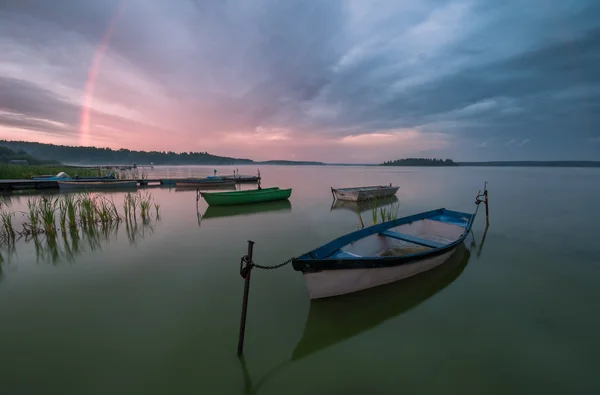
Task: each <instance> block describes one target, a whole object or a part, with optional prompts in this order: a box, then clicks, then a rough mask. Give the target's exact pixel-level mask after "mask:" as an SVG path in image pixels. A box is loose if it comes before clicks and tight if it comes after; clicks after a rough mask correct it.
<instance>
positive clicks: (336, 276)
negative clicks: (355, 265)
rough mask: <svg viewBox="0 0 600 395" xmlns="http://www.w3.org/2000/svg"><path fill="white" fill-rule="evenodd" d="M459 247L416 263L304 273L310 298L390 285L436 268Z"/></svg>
mask: <svg viewBox="0 0 600 395" xmlns="http://www.w3.org/2000/svg"><path fill="white" fill-rule="evenodd" d="M455 250H456V248H453V249H451V250H450V251H448V252H445V253H443V254H440V255H437V256H433V257H428V258H424V259H422V260H420V261H417V262H414V263H406V264H403V265H398V266H392V267H382V268H374V269H347V270H346V269H341V270H322V271H319V272H308V273H304V280H305V281H306V287H307V289H308V295H309V297H310V298H311V299H319V298H327V297H331V296H338V295H344V294H348V293H352V292H357V291H362V290H364V289H368V288H373V287H377V286H379V285H384V284H389V283H392V282H395V281H399V280H402V279H405V278H408V277H412V276H414V275H417V274H419V273H423V272H425V271H427V270H430V269H433V268H435V267H437V266H439V265H441V264H442V263H444V262H445V261H447V260H448V258H450V256H451V255H452V254H453V253H454V251H455Z"/></svg>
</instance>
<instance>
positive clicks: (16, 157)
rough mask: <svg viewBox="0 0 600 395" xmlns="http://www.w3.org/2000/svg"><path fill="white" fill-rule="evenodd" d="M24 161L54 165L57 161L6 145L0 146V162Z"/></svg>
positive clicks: (26, 162) (29, 163) (32, 163)
mask: <svg viewBox="0 0 600 395" xmlns="http://www.w3.org/2000/svg"><path fill="white" fill-rule="evenodd" d="M8 163H24V164H28V165H54V164H58V163H59V162H58V161H56V160H41V159H39V158H36V157H34V156H32V155H29V154H28V153H27V152H26V151H24V150H18V151H15V150H12V149H10V148H8V147H2V146H0V164H8Z"/></svg>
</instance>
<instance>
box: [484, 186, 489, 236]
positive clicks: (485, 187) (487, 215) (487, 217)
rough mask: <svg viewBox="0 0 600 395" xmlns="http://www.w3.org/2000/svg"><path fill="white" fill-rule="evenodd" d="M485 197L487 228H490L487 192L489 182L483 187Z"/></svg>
mask: <svg viewBox="0 0 600 395" xmlns="http://www.w3.org/2000/svg"><path fill="white" fill-rule="evenodd" d="M483 195H484V196H485V223H486V225H487V226H490V211H489V209H488V206H489V204H488V190H487V181H486V182H485V186H484V187H483Z"/></svg>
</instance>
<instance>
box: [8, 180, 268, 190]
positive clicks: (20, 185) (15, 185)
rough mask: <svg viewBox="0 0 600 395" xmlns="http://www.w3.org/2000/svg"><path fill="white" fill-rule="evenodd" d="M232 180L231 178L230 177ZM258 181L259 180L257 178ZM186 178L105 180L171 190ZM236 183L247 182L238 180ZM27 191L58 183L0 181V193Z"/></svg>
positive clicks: (55, 187)
mask: <svg viewBox="0 0 600 395" xmlns="http://www.w3.org/2000/svg"><path fill="white" fill-rule="evenodd" d="M231 178H233V177H231ZM259 179H260V178H259ZM186 180H187V179H186V178H138V179H127V180H118V179H114V180H106V181H107V182H111V181H136V182H137V185H138V187H151V186H156V187H158V186H168V187H171V188H174V187H175V183H176V182H178V181H186ZM65 181H77V180H65ZM81 182H83V181H81ZM238 182H248V181H246V180H243V179H240V180H239V181H238ZM27 189H58V182H57V181H54V180H0V191H5V192H6V191H19V190H27Z"/></svg>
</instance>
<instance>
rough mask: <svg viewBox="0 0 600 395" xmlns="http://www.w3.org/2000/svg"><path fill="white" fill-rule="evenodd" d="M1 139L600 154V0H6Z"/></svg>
mask: <svg viewBox="0 0 600 395" xmlns="http://www.w3.org/2000/svg"><path fill="white" fill-rule="evenodd" d="M0 138H1V139H8V140H26V141H40V142H47V143H54V144H66V145H94V146H99V147H110V148H113V149H118V148H128V149H136V150H157V151H176V152H181V151H201V152H204V151H208V152H209V153H212V154H216V155H223V156H231V157H238V158H250V159H255V160H269V159H288V160H317V161H323V162H330V163H339V162H344V163H379V162H382V161H384V160H393V159H398V158H403V157H435V158H451V159H454V160H457V161H471V160H475V161H479V160H600V1H598V0H580V1H569V2H566V1H565V2H558V1H548V0H527V1H522V0H519V1H517V0H503V1H498V0H480V1H469V0H467V1H462V0H457V1H443V0H406V1H400V0H323V1H317V0H286V1H275V0H211V1H209V0H170V1H164V0H101V1H100V0H98V1H90V0H52V1H48V0H0Z"/></svg>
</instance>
